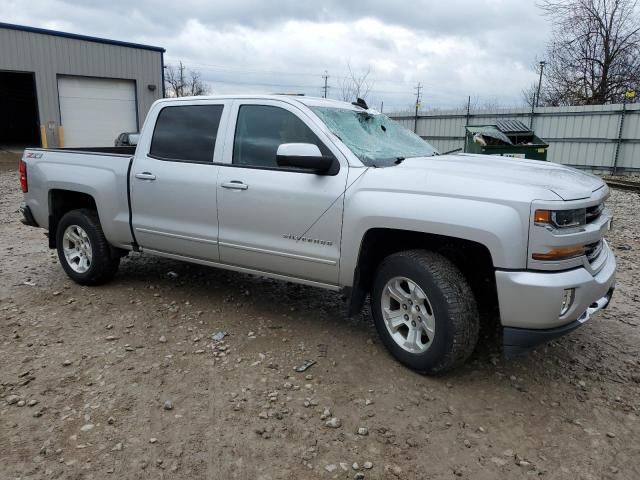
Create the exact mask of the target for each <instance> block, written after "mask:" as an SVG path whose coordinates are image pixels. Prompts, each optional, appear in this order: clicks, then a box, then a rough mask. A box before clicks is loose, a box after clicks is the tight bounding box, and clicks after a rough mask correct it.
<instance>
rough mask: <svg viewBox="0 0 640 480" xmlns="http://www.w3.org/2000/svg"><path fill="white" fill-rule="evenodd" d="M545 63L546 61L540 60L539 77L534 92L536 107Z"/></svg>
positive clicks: (538, 101)
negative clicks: (536, 89)
mask: <svg viewBox="0 0 640 480" xmlns="http://www.w3.org/2000/svg"><path fill="white" fill-rule="evenodd" d="M545 65H546V62H545V61H544V60H540V78H539V79H538V92H537V93H536V108H538V104H539V103H540V87H541V86H542V72H543V71H544V66H545Z"/></svg>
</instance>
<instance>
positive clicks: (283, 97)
mask: <svg viewBox="0 0 640 480" xmlns="http://www.w3.org/2000/svg"><path fill="white" fill-rule="evenodd" d="M248 99H250V100H280V101H286V102H287V103H291V104H296V103H302V104H303V105H306V106H308V107H333V108H345V109H348V110H361V108H360V107H358V106H355V105H352V104H351V103H348V102H342V101H340V100H333V99H331V98H321V97H307V96H305V95H289V94H270V95H203V96H198V97H178V98H163V99H162V100H159V101H160V102H167V103H172V102H181V101H193V100H248Z"/></svg>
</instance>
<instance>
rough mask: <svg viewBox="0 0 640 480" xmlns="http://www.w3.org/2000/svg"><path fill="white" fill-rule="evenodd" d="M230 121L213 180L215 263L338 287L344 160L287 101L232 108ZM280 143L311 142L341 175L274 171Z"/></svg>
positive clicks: (241, 103) (237, 104)
mask: <svg viewBox="0 0 640 480" xmlns="http://www.w3.org/2000/svg"><path fill="white" fill-rule="evenodd" d="M231 116H232V119H231V121H230V128H233V130H229V131H228V132H227V141H226V145H227V147H226V148H225V158H224V163H223V165H222V166H221V167H220V174H219V177H218V178H219V180H218V202H219V203H218V212H219V221H220V260H221V261H222V262H223V263H227V264H231V265H237V266H241V267H247V268H251V269H257V270H261V271H264V272H272V273H277V274H283V275H286V276H289V277H298V278H303V279H306V280H312V281H316V282H320V283H327V284H334V285H335V284H337V282H338V270H339V259H340V237H341V227H342V209H343V197H342V194H343V192H344V189H345V183H346V177H347V170H348V168H347V163H346V161H345V160H344V159H343V158H342V156H341V154H340V152H339V151H338V150H337V148H335V147H334V146H333V145H332V143H331V140H330V139H329V138H328V137H327V136H326V135H325V134H324V132H322V131H321V129H320V128H318V127H317V126H316V125H315V124H314V123H313V121H312V120H311V118H310V117H309V116H308V114H307V113H306V112H304V111H303V110H301V109H298V108H296V107H295V106H292V105H290V104H288V103H286V102H280V101H277V100H273V101H267V100H262V101H251V100H247V101H237V102H235V104H234V107H233V109H232V110H231ZM234 120H235V121H234ZM283 143H314V144H316V145H318V147H319V148H320V150H321V151H322V153H323V155H333V156H334V157H336V158H337V159H338V160H339V162H340V163H341V166H340V169H339V171H338V173H337V174H335V175H317V174H315V173H309V172H306V171H304V172H303V171H300V170H297V171H296V170H292V169H285V168H280V167H278V165H277V163H276V151H277V149H278V146H279V145H280V144H283Z"/></svg>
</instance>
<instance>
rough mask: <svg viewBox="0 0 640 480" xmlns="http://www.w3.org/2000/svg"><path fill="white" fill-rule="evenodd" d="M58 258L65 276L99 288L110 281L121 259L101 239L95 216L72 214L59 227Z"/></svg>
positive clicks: (84, 211) (84, 212)
mask: <svg viewBox="0 0 640 480" xmlns="http://www.w3.org/2000/svg"><path fill="white" fill-rule="evenodd" d="M56 245H57V250H58V258H59V259H60V263H61V264H62V268H64V271H65V272H66V273H67V275H68V276H69V277H70V278H71V279H72V280H73V281H75V282H76V283H79V284H81V285H99V284H101V283H105V282H108V281H109V280H111V279H112V278H113V276H114V275H115V273H116V271H117V270H118V265H119V264H120V256H119V255H118V254H117V253H116V252H114V251H113V249H112V248H111V246H110V245H109V242H108V241H107V239H106V238H105V236H104V233H103V231H102V227H101V226H100V220H99V218H98V214H97V212H95V211H93V210H89V209H80V210H72V211H70V212H68V213H66V214H65V215H64V216H63V217H62V218H61V219H60V222H59V223H58V229H57V232H56Z"/></svg>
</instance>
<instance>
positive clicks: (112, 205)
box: [22, 147, 135, 248]
mask: <svg viewBox="0 0 640 480" xmlns="http://www.w3.org/2000/svg"><path fill="white" fill-rule="evenodd" d="M134 151H135V148H134V147H88V148H56V149H41V148H33V149H31V148H30V149H27V150H25V152H24V155H23V157H22V159H23V161H24V162H25V163H26V165H27V177H28V183H29V191H28V192H27V193H26V195H25V203H26V206H28V207H29V209H30V210H31V213H32V215H33V217H34V219H35V221H36V222H37V223H38V225H40V226H41V227H44V228H46V229H49V219H50V215H52V213H53V212H51V211H50V205H51V202H50V198H51V197H52V196H55V195H61V194H62V195H64V192H65V191H69V192H80V193H83V194H86V195H88V196H90V197H91V198H92V199H93V201H94V202H95V205H96V207H97V210H98V216H99V217H100V223H101V224H102V228H103V231H104V234H105V236H106V237H107V239H108V240H109V242H110V243H111V244H112V245H114V246H118V247H122V248H127V247H130V245H131V243H132V242H133V236H132V235H131V229H130V224H129V218H130V211H129V190H128V183H129V169H130V167H131V163H132V159H133V156H132V155H133V152H134ZM116 152H117V153H116ZM61 192H62V193H61Z"/></svg>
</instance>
